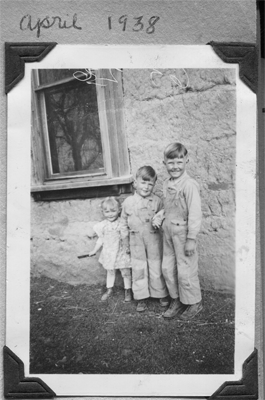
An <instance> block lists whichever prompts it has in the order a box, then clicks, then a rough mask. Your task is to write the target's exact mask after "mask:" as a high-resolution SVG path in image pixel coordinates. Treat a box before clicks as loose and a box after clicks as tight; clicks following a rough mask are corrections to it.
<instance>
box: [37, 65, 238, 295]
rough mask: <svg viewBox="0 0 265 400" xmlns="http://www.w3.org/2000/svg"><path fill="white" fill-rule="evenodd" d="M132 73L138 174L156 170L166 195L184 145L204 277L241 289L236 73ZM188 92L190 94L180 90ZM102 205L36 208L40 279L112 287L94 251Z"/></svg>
mask: <svg viewBox="0 0 265 400" xmlns="http://www.w3.org/2000/svg"><path fill="white" fill-rule="evenodd" d="M151 73H152V71H150V70H125V71H124V77H123V82H124V101H125V119H126V131H127V139H128V147H129V152H130V159H131V167H132V172H133V173H134V174H135V172H136V170H137V168H139V167H140V166H141V165H144V164H150V165H152V166H153V167H154V168H155V169H156V171H157V173H158V176H159V179H158V183H157V186H156V192H157V194H158V195H162V181H163V179H164V178H165V177H166V172H165V169H164V167H163V164H162V154H163V149H164V147H165V146H166V145H167V144H169V143H170V142H172V141H181V142H183V143H184V144H185V145H186V146H187V148H188V149H189V152H190V164H189V168H188V170H189V171H190V173H191V175H192V176H194V177H195V178H196V179H197V180H198V181H199V183H200V185H201V189H202V192H201V194H202V204H203V214H204V218H203V227H202V231H201V234H200V236H199V245H198V248H199V253H200V276H201V282H202V285H203V287H204V288H206V289H218V290H230V291H231V290H232V289H233V287H234V236H235V235H234V210H235V199H234V172H235V134H236V132H235V115H236V110H235V76H234V73H233V72H232V71H230V70H195V69H194V70H193V69H189V70H187V71H186V72H185V71H183V70H164V71H163V70H161V71H160V74H158V73H156V74H155V75H150V74H151ZM180 82H182V86H184V87H186V86H187V83H188V85H189V86H188V89H183V88H181V87H180V86H179V84H180ZM101 219H102V214H101V210H100V200H98V199H97V200H94V199H92V200H73V201H62V202H50V203H32V225H31V226H32V246H31V249H32V274H34V275H35V274H45V275H47V276H50V277H54V278H56V279H59V280H63V281H67V282H70V283H73V284H76V283H87V284H93V283H97V282H103V281H104V276H105V274H104V270H103V268H102V267H101V266H100V265H99V264H98V262H97V259H98V256H97V258H86V259H82V260H79V259H77V255H78V254H83V253H87V252H88V250H89V249H91V248H93V246H94V242H95V233H94V231H93V225H94V224H95V223H96V222H97V221H100V220H101Z"/></svg>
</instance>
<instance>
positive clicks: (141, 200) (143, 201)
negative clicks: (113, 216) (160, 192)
mask: <svg viewBox="0 0 265 400" xmlns="http://www.w3.org/2000/svg"><path fill="white" fill-rule="evenodd" d="M149 202H156V203H157V204H155V207H154V210H158V211H160V210H161V209H162V200H161V199H160V197H158V196H156V195H155V194H153V193H151V194H150V196H148V197H142V196H141V195H139V194H138V193H137V192H135V193H134V195H133V196H130V197H127V199H126V200H124V203H123V205H122V213H121V236H122V238H126V237H127V236H128V234H129V232H128V212H129V213H131V212H134V210H135V209H136V208H137V207H139V206H141V207H147V206H148V203H149Z"/></svg>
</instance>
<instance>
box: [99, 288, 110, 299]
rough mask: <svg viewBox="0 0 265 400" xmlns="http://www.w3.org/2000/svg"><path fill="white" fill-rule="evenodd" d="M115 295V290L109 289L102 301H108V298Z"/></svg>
mask: <svg viewBox="0 0 265 400" xmlns="http://www.w3.org/2000/svg"><path fill="white" fill-rule="evenodd" d="M112 294H113V289H112V288H109V289H107V291H106V292H105V293H104V294H103V296H102V297H101V301H106V300H108V298H109V297H110V296H111V295H112Z"/></svg>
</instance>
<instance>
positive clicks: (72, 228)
mask: <svg viewBox="0 0 265 400" xmlns="http://www.w3.org/2000/svg"><path fill="white" fill-rule="evenodd" d="M101 201H102V199H92V200H90V199H88V200H70V201H56V202H55V201H52V202H43V203H34V201H32V213H31V214H32V220H31V227H32V230H31V273H32V275H33V276H38V275H45V276H48V277H51V278H55V279H58V280H60V281H63V282H68V283H71V284H83V283H84V284H94V283H104V282H105V276H106V274H105V271H104V269H103V268H102V266H101V265H100V264H99V263H98V257H99V253H98V254H97V255H96V257H91V258H83V259H78V255H82V254H87V253H88V252H89V251H90V250H92V249H93V247H94V245H95V242H96V234H95V232H94V230H93V226H94V224H95V223H96V222H98V221H101V220H102V213H101ZM117 283H118V284H120V283H121V278H120V279H119V274H117Z"/></svg>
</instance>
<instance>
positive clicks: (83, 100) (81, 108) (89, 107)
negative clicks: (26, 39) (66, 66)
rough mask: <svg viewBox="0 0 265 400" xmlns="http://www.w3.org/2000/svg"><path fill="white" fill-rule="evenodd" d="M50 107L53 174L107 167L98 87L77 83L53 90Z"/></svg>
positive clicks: (48, 94)
mask: <svg viewBox="0 0 265 400" xmlns="http://www.w3.org/2000/svg"><path fill="white" fill-rule="evenodd" d="M46 106H47V120H48V130H49V139H50V149H51V158H52V166H53V173H58V172H69V171H73V170H74V171H82V170H89V169H93V170H94V169H98V168H101V167H103V159H102V145H101V136H100V127H99V117H98V106H97V94H96V87H95V86H94V85H86V84H84V83H79V82H77V81H75V82H74V83H71V84H67V85H62V86H60V87H59V88H58V87H57V88H53V89H51V90H48V91H47V92H46ZM62 168H63V170H62Z"/></svg>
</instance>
